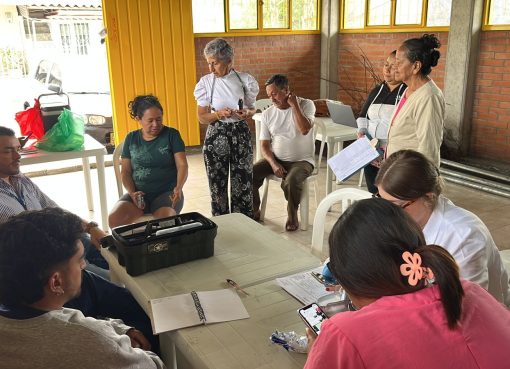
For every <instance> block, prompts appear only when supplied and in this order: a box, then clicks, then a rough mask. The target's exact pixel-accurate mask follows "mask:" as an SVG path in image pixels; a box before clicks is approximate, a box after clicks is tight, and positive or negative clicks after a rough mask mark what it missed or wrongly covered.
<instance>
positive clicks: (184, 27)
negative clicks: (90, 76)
mask: <svg viewBox="0 0 510 369" xmlns="http://www.w3.org/2000/svg"><path fill="white" fill-rule="evenodd" d="M103 15H104V21H105V26H106V28H107V30H108V36H107V50H108V59H109V60H108V63H109V69H110V86H111V94H112V100H113V119H114V130H115V142H116V143H118V142H119V141H121V140H123V139H124V137H125V136H126V134H127V133H128V132H129V131H132V130H134V129H137V128H139V127H138V124H137V122H136V121H134V120H132V119H131V118H130V116H129V113H128V108H127V104H128V102H129V101H130V100H132V99H133V97H134V96H136V95H144V94H149V93H151V94H154V95H156V96H157V97H158V98H159V99H160V101H161V103H162V105H163V109H164V121H165V125H169V126H171V127H174V128H177V129H178V130H179V131H180V133H181V135H182V138H183V140H184V142H185V143H186V145H199V144H200V133H199V125H198V119H197V114H196V103H195V99H194V97H193V89H194V87H195V83H196V70H195V47H194V37H193V24H192V15H191V1H190V0H103Z"/></svg>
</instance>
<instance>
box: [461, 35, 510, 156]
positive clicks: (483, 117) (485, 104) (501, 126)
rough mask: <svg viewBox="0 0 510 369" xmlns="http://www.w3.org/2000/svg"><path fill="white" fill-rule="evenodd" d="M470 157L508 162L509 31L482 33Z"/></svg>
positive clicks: (509, 102) (509, 107) (509, 106)
mask: <svg viewBox="0 0 510 369" xmlns="http://www.w3.org/2000/svg"><path fill="white" fill-rule="evenodd" d="M475 86H476V90H475V100H474V106H473V121H472V126H471V148H470V154H471V155H472V156H475V157H481V158H484V159H492V160H498V161H503V162H505V163H510V125H509V121H510V31H488V32H482V35H481V40H480V54H479V59H478V68H477V73H476V85H475Z"/></svg>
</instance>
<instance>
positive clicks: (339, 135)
mask: <svg viewBox="0 0 510 369" xmlns="http://www.w3.org/2000/svg"><path fill="white" fill-rule="evenodd" d="M253 120H254V121H255V139H256V140H255V142H256V145H255V158H256V160H257V161H258V160H260V159H261V157H262V156H261V153H260V140H259V136H260V122H261V120H262V114H261V113H257V114H255V115H254V116H253ZM315 120H316V121H317V120H320V121H322V122H323V123H324V126H325V127H326V137H322V135H321V134H320V133H318V134H317V136H316V138H317V139H318V140H321V141H325V142H326V143H327V145H328V152H327V158H328V159H329V158H331V157H332V156H333V155H334V153H335V146H336V145H337V144H338V145H339V148H338V150H341V149H343V147H344V142H345V141H350V140H355V139H356V138H357V134H356V131H357V130H356V128H353V127H349V126H345V125H343V124H338V123H334V122H333V121H332V120H331V118H329V117H328V118H324V117H316V118H315ZM326 167H327V170H326V195H328V194H330V193H331V191H332V185H331V182H332V181H333V175H332V174H333V172H332V171H331V169H330V168H329V165H327V164H326Z"/></svg>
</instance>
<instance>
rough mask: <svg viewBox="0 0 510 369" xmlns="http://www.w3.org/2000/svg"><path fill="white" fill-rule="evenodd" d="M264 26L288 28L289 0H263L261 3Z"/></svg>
mask: <svg viewBox="0 0 510 369" xmlns="http://www.w3.org/2000/svg"><path fill="white" fill-rule="evenodd" d="M262 14H263V15H264V18H263V21H262V26H263V27H264V28H283V29H285V28H289V2H288V1H287V0H264V1H263V5H262Z"/></svg>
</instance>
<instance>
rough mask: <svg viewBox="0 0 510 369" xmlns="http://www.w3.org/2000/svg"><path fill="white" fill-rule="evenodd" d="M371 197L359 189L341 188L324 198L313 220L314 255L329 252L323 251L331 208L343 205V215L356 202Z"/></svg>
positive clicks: (368, 193)
mask: <svg viewBox="0 0 510 369" xmlns="http://www.w3.org/2000/svg"><path fill="white" fill-rule="evenodd" d="M370 197H372V194H371V193H370V192H368V191H364V190H360V189H358V188H341V189H339V190H336V191H333V192H331V193H330V194H329V195H327V196H326V197H325V198H323V199H322V201H321V203H320V204H319V206H318V207H317V211H316V212H315V218H314V219H313V231H312V253H313V254H316V255H321V256H325V255H326V254H327V251H326V252H325V253H324V251H325V250H323V243H324V225H325V223H326V214H327V213H328V211H329V209H330V208H331V206H333V205H334V204H337V203H341V205H342V208H341V210H340V213H343V212H344V211H345V210H346V209H347V208H348V207H349V206H350V205H351V204H352V203H354V202H355V201H357V200H362V199H369V198H370Z"/></svg>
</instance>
